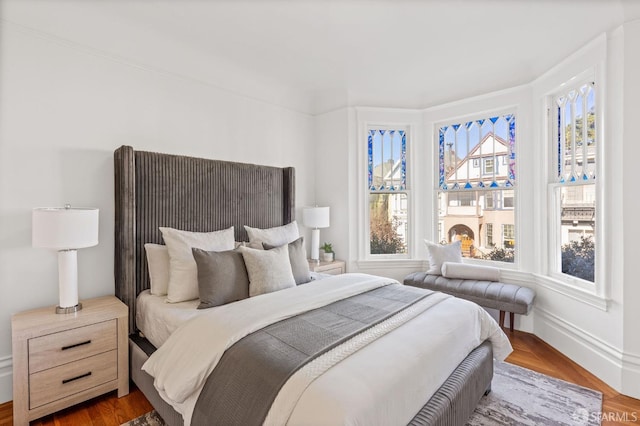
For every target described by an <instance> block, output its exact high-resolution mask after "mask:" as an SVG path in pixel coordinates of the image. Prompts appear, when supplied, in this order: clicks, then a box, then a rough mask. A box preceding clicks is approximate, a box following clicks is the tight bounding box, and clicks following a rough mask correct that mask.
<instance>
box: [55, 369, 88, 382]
mask: <svg viewBox="0 0 640 426" xmlns="http://www.w3.org/2000/svg"><path fill="white" fill-rule="evenodd" d="M90 375H91V371H89V372H88V373H84V374H81V375H79V376H76V377H72V378H70V379H64V380H63V381H62V384H63V385H66V384H67V383H69V382H73V381H74V380H78V379H83V378H85V377H89V376H90Z"/></svg>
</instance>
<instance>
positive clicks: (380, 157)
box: [367, 127, 409, 257]
mask: <svg viewBox="0 0 640 426" xmlns="http://www.w3.org/2000/svg"><path fill="white" fill-rule="evenodd" d="M367 161H368V164H367V169H368V188H369V209H368V214H369V228H368V230H369V254H370V255H375V256H385V257H406V255H407V254H408V253H409V251H408V239H407V238H408V235H409V218H408V201H409V200H408V198H409V192H408V189H407V130H406V129H390V128H382V127H369V128H368V129H367Z"/></svg>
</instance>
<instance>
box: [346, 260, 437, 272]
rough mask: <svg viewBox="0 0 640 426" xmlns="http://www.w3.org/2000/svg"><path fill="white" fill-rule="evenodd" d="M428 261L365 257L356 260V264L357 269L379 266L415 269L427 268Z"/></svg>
mask: <svg viewBox="0 0 640 426" xmlns="http://www.w3.org/2000/svg"><path fill="white" fill-rule="evenodd" d="M428 263H429V262H428V261H426V260H421V259H390V258H386V259H367V260H357V261H356V265H357V266H358V269H359V270H362V271H364V270H367V269H380V268H392V269H405V268H413V269H416V270H418V269H419V270H424V271H426V270H427V265H428Z"/></svg>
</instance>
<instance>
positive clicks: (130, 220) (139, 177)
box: [114, 146, 510, 426]
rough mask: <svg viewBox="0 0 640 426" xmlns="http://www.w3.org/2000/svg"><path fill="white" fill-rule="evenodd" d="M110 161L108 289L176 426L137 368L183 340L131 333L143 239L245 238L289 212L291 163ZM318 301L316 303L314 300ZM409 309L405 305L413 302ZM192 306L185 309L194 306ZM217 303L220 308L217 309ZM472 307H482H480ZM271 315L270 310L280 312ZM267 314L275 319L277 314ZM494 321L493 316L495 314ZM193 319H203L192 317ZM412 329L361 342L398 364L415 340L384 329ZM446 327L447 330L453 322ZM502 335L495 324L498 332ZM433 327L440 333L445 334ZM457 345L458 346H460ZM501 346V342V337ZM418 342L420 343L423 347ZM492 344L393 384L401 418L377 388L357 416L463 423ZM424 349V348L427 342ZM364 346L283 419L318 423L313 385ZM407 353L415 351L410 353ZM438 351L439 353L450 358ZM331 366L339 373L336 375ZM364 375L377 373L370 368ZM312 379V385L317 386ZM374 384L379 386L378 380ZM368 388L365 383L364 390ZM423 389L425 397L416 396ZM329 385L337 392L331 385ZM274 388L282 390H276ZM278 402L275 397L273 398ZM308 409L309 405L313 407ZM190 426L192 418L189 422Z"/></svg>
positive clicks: (309, 289)
mask: <svg viewBox="0 0 640 426" xmlns="http://www.w3.org/2000/svg"><path fill="white" fill-rule="evenodd" d="M114 163H115V281H116V289H115V293H116V296H117V297H119V298H120V299H121V300H122V301H123V302H124V303H125V304H126V305H127V306H128V308H129V329H130V332H131V337H130V361H131V362H130V364H131V368H130V371H131V378H132V380H133V381H134V383H135V384H136V385H137V386H138V387H139V388H140V390H141V391H142V392H143V393H144V395H145V396H146V397H147V399H148V400H149V401H150V402H151V404H152V405H153V406H154V408H155V409H156V410H157V411H158V413H159V414H160V415H161V416H162V417H163V419H164V420H165V422H166V423H167V424H168V425H171V426H173V425H182V424H184V418H183V415H182V414H181V413H180V412H179V411H181V410H182V408H180V407H178V406H177V405H176V404H173V405H172V404H169V403H168V402H166V401H165V399H166V395H163V396H161V395H160V392H158V389H156V387H155V386H154V377H152V376H151V375H149V374H148V373H147V372H146V371H144V370H143V368H142V367H143V365H145V363H147V361H148V360H149V359H150V357H151V359H152V361H151V362H149V363H148V364H147V365H146V366H145V367H147V370H148V365H149V364H152V365H153V364H154V362H153V360H154V359H158V358H159V357H161V356H164V355H163V354H164V353H171V352H174V353H175V352H176V351H175V350H174V351H170V350H169V349H167V350H165V349H166V348H169V346H168V344H164V339H165V338H166V339H167V340H175V341H176V342H179V341H180V339H181V335H179V334H178V333H177V332H176V333H173V332H172V331H171V330H170V331H168V332H165V334H166V336H165V338H163V341H158V340H156V345H160V344H161V345H162V346H161V347H160V349H158V348H157V347H156V346H155V345H153V344H152V343H151V342H150V341H149V340H148V339H146V338H144V337H142V336H141V335H140V334H139V333H138V325H137V324H136V317H140V315H138V314H139V313H138V312H137V309H138V306H139V303H138V302H139V300H141V299H143V298H144V297H145V296H144V295H145V291H147V290H148V288H149V273H148V268H147V264H146V256H145V251H144V244H145V243H157V244H161V243H162V235H161V232H160V230H159V228H160V227H161V226H165V227H167V226H168V227H173V228H177V229H186V230H191V231H197V232H207V231H215V230H220V229H226V228H229V227H231V226H233V230H234V234H235V235H234V237H235V240H236V241H247V240H248V236H247V234H246V231H245V228H244V226H245V225H248V226H251V227H255V228H272V227H278V226H282V225H286V224H289V223H291V222H292V221H293V220H294V219H295V173H294V169H293V168H290V167H285V168H279V167H271V166H260V165H252V164H243V163H234V162H226V161H219V160H209V159H202V158H193V157H186V156H178V155H169V154H162V153H154V152H145V151H135V150H134V149H133V148H132V147H129V146H122V147H120V148H118V149H117V150H116V151H115V153H114ZM383 281H384V282H383ZM387 281H388V280H387ZM387 281H385V280H383V279H382V278H379V277H370V276H364V275H362V276H360V275H358V274H347V275H346V276H342V277H332V278H327V279H326V281H325V280H322V281H317V282H314V283H311V284H308V285H304V286H298V287H297V288H293V289H287V290H283V291H282V292H275V293H281V294H280V295H278V294H275V295H274V294H273V293H272V296H270V295H263V296H269V297H264V300H267V299H273V300H274V302H273V303H274V304H275V305H277V304H280V305H282V306H283V309H290V307H289V306H286V305H287V304H286V303H283V302H282V301H278V299H282V298H286V299H287V300H299V304H300V305H303V304H304V301H306V300H309V299H313V298H323V297H325V296H324V293H329V292H330V291H328V289H333V290H331V291H334V292H350V291H351V290H344V289H345V288H351V287H350V286H353V287H358V286H361V287H363V288H364V287H366V288H367V289H369V288H371V289H373V290H379V288H385V289H386V288H394V286H395V284H393V283H390V282H387ZM363 283H364V284H363ZM385 286H386V287H385ZM354 291H355V290H354ZM358 291H360V290H358ZM367 291H369V290H367ZM416 291H418V290H416ZM420 291H423V290H420ZM285 292H289V293H285ZM141 293H142V295H141ZM345 294H346V293H345ZM350 294H351V293H350ZM354 294H355V293H354ZM139 296H140V299H139ZM263 296H260V297H263ZM429 296H430V297H429V298H430V299H431V300H435V299H436V298H438V297H440V295H437V294H436V295H435V296H431V295H429ZM340 297H343V296H340ZM345 297H346V296H345ZM420 297H425V300H426V299H429V298H427V297H426V296H420ZM296 298H298V299H296ZM251 299H257V298H249V299H247V300H246V301H244V300H243V301H240V302H236V303H232V304H230V305H225V306H231V305H234V306H232V307H231V308H229V309H232V308H233V309H235V310H236V311H237V312H240V313H241V312H242V309H249V310H251V311H254V310H256V309H260V306H262V305H263V304H262V303H260V304H257V303H256V302H255V301H252V300H251ZM451 299H454V298H451ZM323 300H324V299H323ZM243 303H244V305H243ZM322 303H325V302H322ZM322 303H320V305H321V304H322ZM419 303H422V304H425V305H426V304H427V303H426V302H424V301H421V302H416V306H417V305H418V304H419ZM429 303H431V302H429ZM457 303H458V302H456V301H452V300H438V301H437V304H436V302H433V303H432V304H436V306H435V308H433V309H430V311H429V312H431V311H435V312H436V313H435V314H433V315H444V314H443V312H444V311H446V310H455V309H457V308H456V306H459V304H458V305H456V304H457ZM460 303H463V304H464V303H469V302H466V301H460ZM156 304H157V303H156ZM449 304H450V306H449ZM243 306H244V307H243ZM295 306H298V303H297V304H295ZM313 307H315V305H314V306H311V308H313ZM311 308H309V309H311ZM411 308H413V306H412V307H411ZM436 308H437V309H436ZM445 308H446V309H445ZM190 309H192V310H193V309H194V308H193V306H192V307H191V308H190ZM296 309H298V308H296ZM305 309H306V308H305ZM465 309H466V308H465ZM216 310H218V308H213V309H210V310H207V311H211V312H212V313H211V314H207V315H204V316H211V317H215V316H216V315H217V311H216ZM303 310H304V309H303V308H300V312H301V313H302V311H303ZM408 310H409V309H407V311H408ZM219 311H222V309H220V310H219ZM264 313H265V316H268V315H267V314H270V313H271V308H269V309H267V310H265V311H264ZM453 315H457V317H456V318H459V317H461V316H464V315H462V314H460V313H458V314H455V313H454V314H453ZM473 315H475V314H473ZM473 315H472V316H473ZM478 315H481V314H480V313H479V314H478ZM179 316H184V318H183V320H180V321H183V322H184V323H185V324H188V325H183V326H180V328H181V332H182V329H183V328H186V329H188V328H189V327H190V326H191V325H193V327H191V328H193V330H195V332H198V331H197V330H198V328H197V327H198V326H199V327H207V326H206V325H203V324H204V323H202V322H203V321H204V320H202V321H201V320H200V319H194V320H191V321H190V320H189V317H190V315H189V314H187V315H182V314H180V315H179ZM236 316H242V315H236ZM275 316H276V317H277V316H278V315H275ZM225 318H226V317H225ZM273 321H274V322H277V318H276V319H274V320H273ZM483 321H485V319H484V317H482V320H481V321H480V322H483ZM491 321H493V320H491ZM450 322H451V323H455V322H456V321H454V317H451V321H450ZM493 322H494V323H495V321H493ZM199 323H202V324H200V325H198V324H199ZM178 326H179V325H176V327H178ZM239 327H240V326H239ZM411 327H413V328H414V331H413V332H412V333H414V334H416V333H418V335H427V336H428V333H429V331H428V330H429V327H428V326H427V325H424V324H422V325H420V323H419V321H417V320H415V319H414V320H407V322H406V324H404V325H401V326H398V328H397V330H398V331H391V332H389V333H388V334H387V335H385V336H384V337H383V338H381V339H379V341H380V342H382V343H378V341H376V342H375V344H369V345H368V347H372V348H373V347H375V348H378V349H380V348H384V347H385V345H386V348H387V349H384V350H385V351H393V350H394V347H395V350H396V351H397V352H396V353H395V354H393V355H391V356H390V357H386V356H379V357H378V359H386V360H387V362H388V367H389V368H390V369H393V368H396V367H395V366H394V364H399V362H396V363H394V362H389V360H390V359H391V360H392V361H393V360H394V359H400V358H402V357H403V356H405V355H407V353H411V352H412V351H413V347H412V345H413V346H420V345H417V344H415V345H414V344H413V343H412V345H406V343H407V340H406V338H405V340H404V343H405V345H404V346H402V345H394V344H393V343H389V342H390V341H391V339H392V335H394V334H393V333H397V334H398V335H400V334H402V332H400V331H399V330H404V331H403V332H404V333H406V332H408V331H407V330H409V329H410V328H411ZM420 327H422V328H420ZM487 327H489V328H490V329H491V330H492V331H491V334H492V337H493V338H494V340H500V339H503V343H504V340H506V337H504V334H502V335H498V333H497V332H496V331H495V328H491V327H493V324H489V325H488V326H487ZM240 328H242V327H240ZM496 328H497V326H496ZM452 330H454V329H453V328H452ZM498 330H499V328H498ZM458 332H459V333H461V334H464V332H465V327H464V326H462V325H461V326H460V328H459V329H458V331H455V332H454V333H458ZM500 333H502V332H501V331H500ZM440 334H441V335H446V333H444V332H442V333H440ZM167 336H168V337H167ZM485 337H486V336H485ZM203 340H204V339H203ZM233 340H234V341H235V340H236V338H235V337H234V338H233ZM426 340H428V339H426ZM450 340H455V339H450ZM421 341H422V340H421ZM385 342H386V343H385ZM494 343H495V342H494ZM465 344H466V345H467V346H468V345H469V344H470V343H468V342H467V343H465ZM460 345H461V346H464V345H463V344H460ZM506 345H508V341H507V343H506ZM423 346H425V348H426V345H423ZM492 348H493V346H492V344H491V343H489V342H488V341H487V340H484V341H483V340H478V341H476V342H475V343H474V344H473V347H471V348H469V349H468V350H465V352H464V353H465V355H463V356H461V357H460V359H461V360H460V362H459V363H458V361H456V362H455V364H456V365H452V366H448V367H443V368H442V369H439V368H436V370H437V371H435V372H434V374H435V373H437V375H438V376H442V380H440V381H439V383H442V384H441V385H439V386H437V387H436V388H434V389H428V390H427V389H426V388H428V387H429V386H422V387H420V386H417V385H415V384H411V383H406V384H405V385H403V384H402V383H400V388H402V389H405V390H406V389H413V390H412V392H411V393H410V394H409V395H408V396H404V397H402V398H401V399H402V401H400V402H401V403H399V404H395V405H400V406H402V407H400V408H398V407H394V408H393V409H401V410H405V411H406V410H407V407H405V405H407V404H405V403H404V399H407V400H409V399H412V398H414V399H415V398H419V401H420V404H419V405H418V406H417V407H415V405H416V403H415V401H414V402H413V405H414V407H413V408H408V409H409V410H410V411H411V413H410V414H409V413H407V412H403V413H402V416H399V415H398V416H394V415H393V414H389V413H388V412H386V411H385V413H383V412H380V413H376V411H375V410H376V409H380V408H379V407H377V408H376V407H375V405H376V404H377V405H381V403H382V402H384V401H386V400H393V398H390V397H388V395H385V392H378V393H379V395H378V396H377V398H379V400H378V402H373V401H374V400H375V397H374V396H366V397H362V396H360V397H359V399H358V400H357V401H356V402H357V404H360V405H361V406H362V407H364V408H362V411H363V414H362V415H363V416H364V417H363V418H369V419H374V420H375V421H374V423H378V424H387V422H386V421H385V422H383V420H382V419H383V417H384V415H387V414H388V415H392V418H393V419H394V420H397V419H398V418H400V417H402V418H403V419H404V420H402V421H401V422H398V421H395V422H394V423H398V424H406V423H408V424H415V425H459V424H464V422H465V421H466V420H467V419H468V417H469V416H470V415H471V413H472V412H473V410H474V408H475V406H476V405H477V403H478V401H479V400H480V398H481V397H482V395H483V394H485V393H486V392H488V391H489V390H490V386H491V378H492V376H493V356H494V353H493V350H492ZM509 349H510V347H509ZM367 350H370V349H367ZM424 350H428V348H426V349H424ZM505 350H507V351H508V349H505V348H504V345H503V347H501V349H500V351H501V352H503V353H502V354H501V356H504V352H505ZM363 353H364V354H365V355H366V351H365V350H359V351H356V352H355V355H351V356H349V357H348V358H346V359H345V360H344V361H342V362H338V365H339V367H337V366H334V367H330V368H329V367H328V368H329V370H328V371H327V372H326V373H325V374H324V375H323V376H320V378H318V379H317V380H314V382H313V384H312V385H310V386H309V388H308V389H313V391H311V390H307V391H305V390H303V391H301V392H305V393H303V394H302V396H300V395H298V396H297V397H296V398H297V400H298V405H297V406H296V405H294V406H292V407H291V410H292V411H291V412H290V414H289V415H288V419H289V420H288V424H299V423H307V421H306V420H304V419H305V417H304V416H305V415H307V413H306V410H307V409H306V408H300V407H302V406H304V405H305V404H306V405H307V406H313V407H315V409H316V410H320V411H319V412H316V413H315V414H308V415H312V416H315V417H313V418H314V419H316V421H315V423H316V424H322V423H325V422H323V421H322V419H320V420H318V418H317V416H318V415H322V414H318V413H322V406H321V405H317V404H316V402H317V401H316V400H314V399H313V394H314V392H316V391H317V390H318V389H317V388H319V387H321V386H330V385H328V384H327V383H326V382H327V380H329V379H327V380H325V379H324V377H325V376H326V377H329V376H331V374H330V373H331V372H333V374H334V375H336V378H335V380H338V381H340V380H345V376H344V375H343V372H344V371H343V370H340V369H339V368H344V365H347V366H348V365H349V362H350V361H349V360H352V359H357V358H358V357H360V356H364V355H362V354H363ZM152 354H153V356H152ZM167 357H168V358H166V359H165V362H171V355H167ZM396 357H397V358H396ZM408 358H415V357H411V356H409V357H408ZM443 358H444V359H446V358H448V357H443ZM368 362H369V360H365V361H363V362H360V363H356V362H355V361H351V363H352V364H353V365H354V366H356V365H361V364H363V363H364V364H366V363H368ZM430 363H431V362H424V364H425V368H427V364H430ZM434 365H435V364H434ZM180 368H185V372H186V370H187V368H186V367H180ZM354 368H356V367H354ZM214 371H216V370H214ZM336 371H337V372H338V373H335V372H336ZM354 374H355V373H354ZM405 374H406V373H405ZM211 375H213V374H211ZM367 375H371V376H375V374H367ZM386 376H388V377H386V378H384V380H387V381H389V380H393V379H394V375H393V374H387V375H386ZM376 380H377V379H376ZM290 381H291V380H290ZM316 382H317V383H318V384H316ZM288 383H289V382H287V385H288ZM439 383H438V384H439ZM314 386H316V388H314ZM385 386H386V385H385ZM412 386H413V387H412ZM416 386H417V387H416ZM430 386H432V387H433V386H434V385H433V384H430ZM374 387H375V388H376V389H377V387H376V386H374ZM423 388H424V389H423ZM286 389H287V391H288V390H289V388H286ZM284 390H285V388H284V387H283V389H282V392H284ZM366 390H367V389H366V388H365V391H366ZM378 390H379V389H378ZM383 390H384V389H383ZM201 391H202V390H199V391H198V392H201ZM396 392H397V389H394V390H389V391H388V393H393V394H395V393H396ZM423 392H424V395H423V394H422V393H423ZM331 393H333V392H331ZM335 393H336V394H338V393H339V392H338V390H337V389H336V390H335ZM351 393H353V392H351ZM363 393H366V392H363ZM309 395H310V396H309ZM414 395H417V396H414ZM196 396H197V395H196ZM278 396H280V394H279V395H278ZM163 397H164V398H163ZM346 397H348V395H345V398H346ZM296 398H294V399H296ZM368 398H371V401H369V399H368ZM380 398H382V399H380ZM320 399H322V398H320ZM276 401H280V400H279V399H276ZM309 401H311V402H309ZM369 402H371V405H372V406H371V407H368V406H367V403H369ZM350 404H351V403H350ZM285 405H286V404H285ZM278 407H279V406H278ZM318 407H320V408H318ZM311 411H313V409H312V410H311ZM329 411H331V410H329ZM387 411H388V410H387ZM279 415H280V412H275V413H272V412H271V411H269V415H268V416H267V420H268V421H267V422H266V423H270V424H280V423H282V420H281V419H280V418H281V416H279ZM367 416H373V417H367ZM407 416H408V417H407ZM187 419H188V420H189V419H190V416H187ZM274 419H275V420H274ZM285 422H286V420H285ZM330 422H332V423H340V424H347V423H353V424H356V423H360V424H363V423H362V419H360V420H359V419H357V418H356V419H350V420H348V421H347V420H339V419H338V420H337V419H332V420H331V421H330ZM194 424H196V422H195V421H194Z"/></svg>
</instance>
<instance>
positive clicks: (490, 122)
mask: <svg viewBox="0 0 640 426" xmlns="http://www.w3.org/2000/svg"><path fill="white" fill-rule="evenodd" d="M515 137H516V117H515V116H514V115H513V114H507V115H501V116H495V117H490V118H483V119H479V120H474V121H469V122H466V123H458V124H450V125H445V126H441V127H439V129H438V139H439V160H438V161H439V182H438V186H439V188H440V189H441V190H444V191H446V190H459V189H474V188H485V187H486V188H509V187H513V186H514V185H515V183H516V175H515V164H516V163H515V162H516V153H515Z"/></svg>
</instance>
